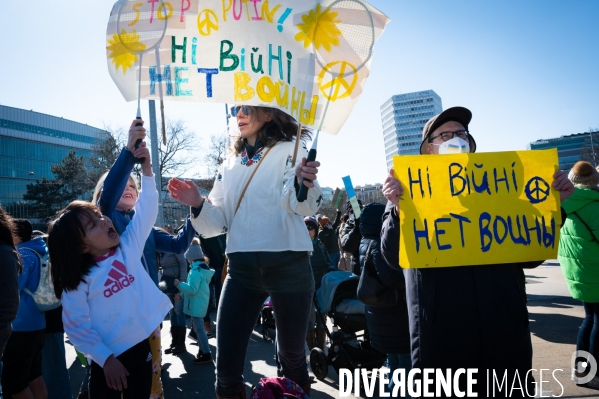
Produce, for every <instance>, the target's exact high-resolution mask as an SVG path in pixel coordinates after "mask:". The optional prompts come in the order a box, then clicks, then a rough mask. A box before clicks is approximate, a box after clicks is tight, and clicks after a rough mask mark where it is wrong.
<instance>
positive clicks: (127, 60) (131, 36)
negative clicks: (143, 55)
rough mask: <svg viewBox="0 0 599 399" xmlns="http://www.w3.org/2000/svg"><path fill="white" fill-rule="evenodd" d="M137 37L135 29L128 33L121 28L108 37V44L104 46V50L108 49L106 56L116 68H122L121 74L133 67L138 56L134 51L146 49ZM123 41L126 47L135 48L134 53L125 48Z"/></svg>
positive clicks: (138, 36)
mask: <svg viewBox="0 0 599 399" xmlns="http://www.w3.org/2000/svg"><path fill="white" fill-rule="evenodd" d="M139 38H140V35H138V34H137V32H136V31H135V29H133V30H132V31H131V32H129V33H127V31H125V29H123V30H122V31H121V34H120V35H119V34H116V33H115V34H113V35H112V39H108V46H106V50H108V51H110V53H109V54H108V58H110V60H111V61H112V63H113V64H114V66H115V67H116V69H117V70H118V69H119V68H122V70H123V74H126V73H127V69H131V68H133V65H135V64H136V63H137V60H138V59H139V58H138V57H137V54H136V53H139V52H142V51H144V50H145V49H146V45H145V44H143V43H141V42H140V41H139ZM121 39H122V41H121ZM123 42H125V44H126V46H127V47H132V48H136V49H137V51H136V53H131V52H130V51H129V50H127V47H125V45H124V44H123Z"/></svg>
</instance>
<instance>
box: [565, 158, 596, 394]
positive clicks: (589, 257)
mask: <svg viewBox="0 0 599 399" xmlns="http://www.w3.org/2000/svg"><path fill="white" fill-rule="evenodd" d="M568 178H569V179H570V180H571V181H572V183H574V187H575V189H574V194H572V195H571V196H570V197H569V198H568V199H566V200H565V201H564V202H562V209H563V210H564V211H565V213H566V215H567V218H566V219H565V221H564V225H563V227H562V229H561V237H560V242H559V252H558V257H559V263H560V265H561V268H562V272H563V273H564V277H565V278H566V282H567V283H568V289H569V290H570V294H571V295H572V297H573V298H574V299H578V300H580V301H582V303H583V306H584V312H585V318H584V320H583V322H582V325H581V326H580V330H579V331H578V339H577V342H576V350H577V351H580V350H584V351H587V352H589V353H590V354H591V355H593V356H594V357H595V359H596V360H598V361H599V187H597V185H598V184H599V172H598V171H597V170H595V168H594V167H593V165H591V164H590V163H588V162H586V161H579V162H577V163H576V164H575V165H574V167H573V168H572V170H571V171H570V173H569V175H568ZM578 376H582V375H578ZM575 381H577V380H576V379H575ZM587 386H589V387H591V388H597V389H599V377H598V376H597V375H596V376H595V377H594V378H593V379H592V380H591V381H590V382H588V383H587Z"/></svg>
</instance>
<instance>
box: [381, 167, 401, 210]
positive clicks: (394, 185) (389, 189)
mask: <svg viewBox="0 0 599 399" xmlns="http://www.w3.org/2000/svg"><path fill="white" fill-rule="evenodd" d="M383 195H384V196H385V198H387V199H388V200H389V201H391V202H392V203H393V204H394V205H395V206H396V207H397V209H398V210H399V200H400V199H401V197H402V195H403V186H402V185H401V182H400V181H399V180H397V179H396V178H395V172H394V170H393V168H391V169H389V176H387V178H386V179H385V183H384V184H383Z"/></svg>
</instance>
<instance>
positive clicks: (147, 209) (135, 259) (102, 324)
mask: <svg viewBox="0 0 599 399" xmlns="http://www.w3.org/2000/svg"><path fill="white" fill-rule="evenodd" d="M133 155H134V156H136V157H138V158H141V157H145V161H144V163H142V165H141V166H142V172H143V176H142V186H143V190H142V191H141V193H140V195H139V199H138V200H137V203H136V210H137V213H138V214H140V215H143V217H139V216H138V217H136V218H134V219H133V220H132V221H131V223H130V224H129V225H128V226H127V229H126V230H125V231H124V232H123V234H122V235H121V236H119V234H118V233H117V231H116V229H115V228H114V226H113V224H112V221H111V220H110V219H109V218H108V217H106V216H103V215H102V214H101V212H100V209H99V208H98V207H97V206H96V205H93V204H91V203H88V202H84V201H73V202H72V203H71V204H69V205H68V206H67V207H66V208H65V209H63V210H62V211H60V212H59V214H58V216H57V217H56V218H55V219H54V220H53V221H51V222H50V224H49V229H48V230H49V235H48V243H49V249H50V256H51V258H52V279H53V282H54V289H55V291H56V295H57V296H58V297H59V298H61V299H62V305H63V313H62V318H63V323H64V329H65V332H66V333H67V335H68V336H69V340H70V341H71V342H72V343H73V345H74V346H75V348H76V349H77V350H79V351H80V352H81V353H83V354H84V355H85V356H87V358H88V359H91V361H92V362H91V375H90V381H89V397H90V399H95V398H102V399H104V398H120V397H121V394H122V392H121V391H123V390H125V391H127V394H126V396H125V397H130V398H143V399H147V398H149V397H150V390H151V384H152V362H151V360H152V356H151V353H150V344H149V342H148V337H149V336H150V335H151V334H152V332H153V331H154V330H155V329H156V328H157V326H159V325H160V323H161V322H162V320H163V319H164V316H165V315H166V314H167V313H168V311H169V310H170V308H171V303H170V300H169V299H168V297H167V296H166V295H164V294H163V293H162V292H161V291H160V290H159V289H158V288H157V287H156V284H154V282H153V281H152V279H151V278H150V276H149V275H148V273H147V272H146V271H145V269H144V267H143V265H142V263H141V261H140V259H141V256H142V251H143V248H144V245H145V242H146V239H147V238H148V235H149V233H150V231H151V230H152V227H153V221H154V220H156V215H157V212H158V192H157V191H156V184H155V181H154V177H153V174H152V169H151V165H150V154H149V151H148V149H147V148H146V147H145V143H143V142H142V143H141V145H140V147H139V148H138V149H136V150H135V151H134V153H133Z"/></svg>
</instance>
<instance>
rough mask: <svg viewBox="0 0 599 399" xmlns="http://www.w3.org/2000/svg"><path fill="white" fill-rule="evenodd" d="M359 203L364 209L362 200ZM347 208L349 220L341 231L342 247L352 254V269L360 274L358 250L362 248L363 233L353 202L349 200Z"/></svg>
mask: <svg viewBox="0 0 599 399" xmlns="http://www.w3.org/2000/svg"><path fill="white" fill-rule="evenodd" d="M358 204H360V209H362V201H360V200H358ZM346 208H347V213H348V214H349V219H348V220H347V223H345V227H344V228H343V232H341V249H343V250H344V251H345V252H349V253H350V254H352V260H351V271H352V272H353V273H354V274H357V275H358V276H359V275H360V262H359V258H360V254H359V253H358V252H359V251H358V250H359V248H360V240H362V234H361V233H360V221H359V219H356V218H355V216H354V215H355V214H354V210H353V208H352V205H351V202H349V201H347V204H346Z"/></svg>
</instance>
